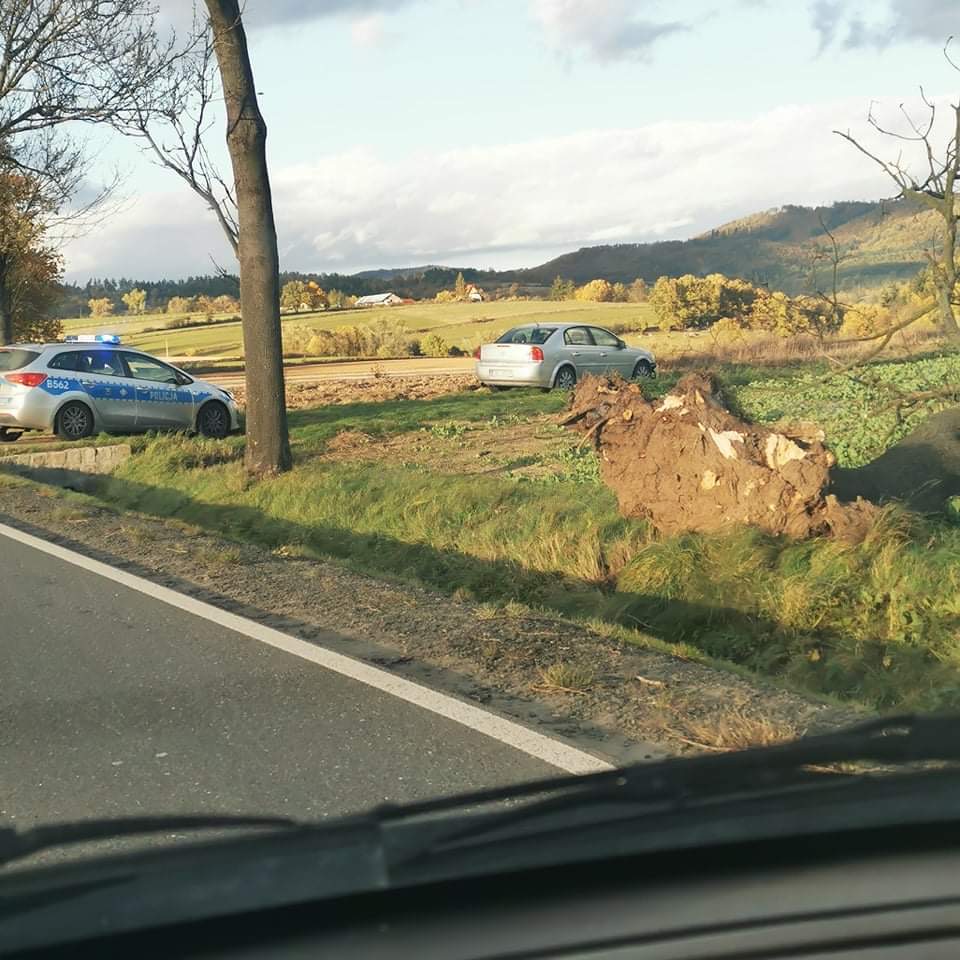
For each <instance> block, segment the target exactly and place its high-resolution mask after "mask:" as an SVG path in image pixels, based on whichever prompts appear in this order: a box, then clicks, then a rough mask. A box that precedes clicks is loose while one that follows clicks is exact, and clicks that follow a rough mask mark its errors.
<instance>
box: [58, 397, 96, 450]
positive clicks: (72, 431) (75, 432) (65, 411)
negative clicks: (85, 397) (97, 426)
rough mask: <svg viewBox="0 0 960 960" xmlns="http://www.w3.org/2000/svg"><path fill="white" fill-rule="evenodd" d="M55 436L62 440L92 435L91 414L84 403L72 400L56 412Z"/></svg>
mask: <svg viewBox="0 0 960 960" xmlns="http://www.w3.org/2000/svg"><path fill="white" fill-rule="evenodd" d="M56 433H57V436H58V437H60V438H61V439H63V440H83V439H85V438H86V437H91V436H93V414H92V413H91V412H90V408H89V407H88V406H87V405H86V404H85V403H80V401H79V400H73V401H71V402H70V403H68V404H67V405H66V406H64V407H62V408H61V409H60V412H59V413H58V414H57V424H56Z"/></svg>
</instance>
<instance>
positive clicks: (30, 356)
mask: <svg viewBox="0 0 960 960" xmlns="http://www.w3.org/2000/svg"><path fill="white" fill-rule="evenodd" d="M39 356H40V354H39V353H37V352H36V351H34V350H0V370H19V369H20V368H21V367H25V366H26V365H27V364H28V363H33V361H34V360H36V359H37V357H39Z"/></svg>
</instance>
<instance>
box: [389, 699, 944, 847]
mask: <svg viewBox="0 0 960 960" xmlns="http://www.w3.org/2000/svg"><path fill="white" fill-rule="evenodd" d="M932 761H945V762H960V715H932V716H931V715H927V716H913V715H906V716H897V717H886V718H879V719H877V720H871V721H869V722H867V723H863V724H860V725H857V726H854V727H849V728H847V729H845V730H841V731H838V732H835V733H827V734H822V735H818V736H811V737H803V738H800V739H798V740H793V741H790V742H788V743H783V744H777V745H774V746H769V747H757V748H753V749H749V750H742V751H737V752H733V753H723V754H712V755H706V756H704V755H699V756H695V757H679V758H674V759H668V760H663V761H660V762H658V763H654V764H649V763H648V764H636V765H634V766H631V767H626V768H622V769H619V770H612V771H605V772H602V773H595V774H590V775H588V776H569V777H562V778H554V779H552V780H551V779H546V780H540V781H537V782H535V783H526V784H520V785H518V786H515V787H505V788H498V789H494V790H486V791H478V792H476V793H472V794H468V795H461V796H459V797H450V798H440V799H437V800H428V801H424V802H422V803H418V804H411V805H406V806H402V807H394V806H389V805H387V806H382V807H380V808H378V809H377V810H376V811H375V812H376V815H377V816H378V818H379V819H380V822H381V823H386V822H390V821H406V820H409V819H412V818H416V817H421V816H428V815H431V814H438V813H442V812H444V811H448V810H450V809H453V808H464V807H471V808H473V809H474V810H476V809H477V808H482V807H483V806H484V805H486V804H502V803H504V802H505V801H510V800H523V799H530V801H531V802H529V803H525V804H522V805H519V806H511V807H509V808H507V809H502V808H501V809H499V810H494V811H492V812H489V813H486V814H483V813H480V815H479V816H478V817H476V818H475V820H474V822H473V823H466V824H465V823H463V822H462V821H461V822H460V823H459V824H458V825H457V826H456V827H454V829H453V830H450V831H446V832H444V831H440V832H439V833H437V834H435V835H434V837H433V839H432V841H431V842H430V844H429V845H428V846H427V847H426V848H425V849H421V850H420V851H418V852H417V853H415V854H414V856H415V858H416V859H420V858H422V857H429V856H430V855H431V854H433V853H439V852H441V851H444V850H448V849H452V848H453V847H457V846H460V845H463V844H474V843H479V844H482V843H483V842H484V841H485V839H486V838H487V837H493V836H497V835H501V834H502V832H503V831H504V829H505V828H509V827H512V826H514V825H515V824H521V823H523V822H524V821H531V822H536V821H540V820H542V819H543V818H549V817H550V816H551V815H553V814H556V813H562V812H569V811H582V810H585V809H587V808H589V807H601V806H603V805H610V806H613V807H617V808H619V810H620V812H619V814H618V815H627V816H629V815H635V814H631V810H633V811H636V810H637V808H638V807H646V806H650V807H657V808H659V809H664V808H666V809H671V808H672V809H680V808H681V807H683V806H684V805H686V804H706V803H709V802H711V801H723V800H725V799H728V798H745V797H756V796H760V795H763V794H772V793H776V792H777V791H783V790H803V789H816V788H817V787H821V786H824V787H825V786H832V785H835V784H837V783H840V782H843V783H849V782H852V781H853V780H854V779H858V778H862V777H864V776H870V775H879V774H885V773H889V772H891V769H892V770H893V771H894V772H896V771H897V770H902V769H903V768H904V767H910V766H911V765H916V764H923V763H929V762H932ZM865 762H869V763H872V764H876V765H878V766H874V767H872V768H861V769H858V770H856V771H855V772H854V773H850V772H841V771H837V770H836V769H830V768H831V766H835V765H837V764H857V763H865ZM538 797H539V798H540V799H536V798H538Z"/></svg>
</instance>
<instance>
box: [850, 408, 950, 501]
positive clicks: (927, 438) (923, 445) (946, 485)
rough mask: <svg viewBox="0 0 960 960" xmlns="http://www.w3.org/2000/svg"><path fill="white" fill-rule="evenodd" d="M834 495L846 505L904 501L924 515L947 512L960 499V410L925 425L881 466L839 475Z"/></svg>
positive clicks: (877, 463) (888, 454)
mask: <svg viewBox="0 0 960 960" xmlns="http://www.w3.org/2000/svg"><path fill="white" fill-rule="evenodd" d="M831 492H833V493H835V494H836V495H837V496H838V497H839V498H840V499H841V500H853V499H855V498H856V497H858V496H860V497H863V498H864V499H865V500H872V501H874V503H885V502H887V501H889V500H899V501H901V502H902V503H903V504H904V505H906V506H907V507H909V508H910V509H912V510H916V511H918V512H920V513H936V512H939V511H942V509H943V505H944V501H946V500H947V498H949V497H953V496H957V495H960V408H951V409H949V410H944V411H943V412H942V413H938V414H935V415H934V416H932V417H930V418H929V419H927V420H925V421H924V422H923V423H922V424H920V426H919V427H917V429H916V430H914V431H913V432H912V433H910V434H908V435H907V436H906V437H904V438H903V439H902V440H901V441H899V443H896V444H894V445H893V446H892V447H890V449H889V450H886V451H885V452H884V453H883V454H881V455H880V456H879V457H877V459H876V460H873V461H871V462H870V463H868V464H865V465H864V466H862V467H857V468H853V469H851V468H848V469H836V470H834V471H833V483H832V485H831Z"/></svg>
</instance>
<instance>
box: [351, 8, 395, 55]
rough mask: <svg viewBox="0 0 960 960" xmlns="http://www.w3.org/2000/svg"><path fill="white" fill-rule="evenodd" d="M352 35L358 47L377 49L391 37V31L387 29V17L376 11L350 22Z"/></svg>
mask: <svg viewBox="0 0 960 960" xmlns="http://www.w3.org/2000/svg"><path fill="white" fill-rule="evenodd" d="M350 37H351V39H352V40H353V42H354V43H355V44H356V45H357V46H358V47H361V48H363V49H368V50H376V49H378V48H379V47H382V46H383V45H384V44H385V43H386V42H387V40H388V39H389V38H390V31H389V30H387V22H386V20H385V18H384V17H383V16H382V15H381V14H379V13H374V14H371V15H370V16H367V17H360V18H359V19H357V20H354V21H353V23H351V24H350Z"/></svg>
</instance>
